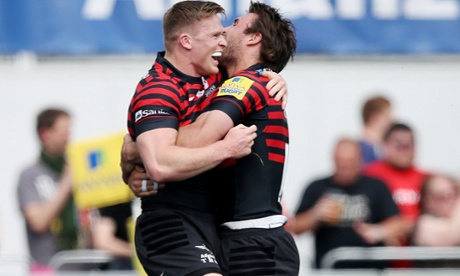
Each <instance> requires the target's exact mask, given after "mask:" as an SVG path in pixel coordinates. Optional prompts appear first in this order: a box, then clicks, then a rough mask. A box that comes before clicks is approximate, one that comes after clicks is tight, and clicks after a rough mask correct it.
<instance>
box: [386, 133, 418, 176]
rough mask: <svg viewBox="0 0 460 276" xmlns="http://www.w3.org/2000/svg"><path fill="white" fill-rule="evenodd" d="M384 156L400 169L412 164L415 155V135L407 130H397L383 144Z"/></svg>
mask: <svg viewBox="0 0 460 276" xmlns="http://www.w3.org/2000/svg"><path fill="white" fill-rule="evenodd" d="M383 155H384V156H383V158H384V159H385V161H386V162H388V163H389V164H391V165H392V166H393V167H396V168H398V169H407V168H409V167H411V166H412V163H413V161H414V155H415V147H414V136H413V134H412V132H410V131H407V130H396V131H394V132H393V133H391V134H390V136H389V137H388V138H387V139H386V141H385V142H384V144H383Z"/></svg>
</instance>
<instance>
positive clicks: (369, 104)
mask: <svg viewBox="0 0 460 276" xmlns="http://www.w3.org/2000/svg"><path fill="white" fill-rule="evenodd" d="M361 116H362V120H363V133H362V135H363V136H362V138H361V139H360V141H359V145H360V147H361V154H362V160H363V164H364V165H365V164H368V163H371V162H373V161H376V160H379V159H380V157H381V144H382V140H383V135H384V134H385V131H386V130H387V129H388V127H389V126H390V125H391V123H392V121H393V115H392V107H391V102H390V100H388V99H387V98H385V97H383V96H375V97H372V98H369V99H367V100H366V101H365V103H364V105H363V107H362V111H361Z"/></svg>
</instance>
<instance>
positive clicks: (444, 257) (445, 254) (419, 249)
mask: <svg viewBox="0 0 460 276" xmlns="http://www.w3.org/2000/svg"><path fill="white" fill-rule="evenodd" d="M393 260H409V261H414V262H420V261H436V262H438V261H459V263H460V247H424V246H382V247H339V248H336V249H333V250H331V251H329V252H328V253H327V254H326V255H324V257H323V259H322V261H321V267H323V268H324V269H332V268H333V267H334V266H335V265H336V264H337V263H338V262H343V261H393ZM456 275H460V272H457V274H456Z"/></svg>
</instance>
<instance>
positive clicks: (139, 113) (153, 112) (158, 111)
mask: <svg viewBox="0 0 460 276" xmlns="http://www.w3.org/2000/svg"><path fill="white" fill-rule="evenodd" d="M153 115H170V114H169V112H168V111H166V110H164V109H141V110H138V111H137V112H136V113H135V114H134V122H137V121H139V120H140V119H143V118H146V117H149V116H153Z"/></svg>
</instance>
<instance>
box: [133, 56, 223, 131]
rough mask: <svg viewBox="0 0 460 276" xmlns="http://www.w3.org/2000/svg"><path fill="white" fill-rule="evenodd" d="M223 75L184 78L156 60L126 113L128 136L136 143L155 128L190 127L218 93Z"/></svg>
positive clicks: (162, 59)
mask: <svg viewBox="0 0 460 276" xmlns="http://www.w3.org/2000/svg"><path fill="white" fill-rule="evenodd" d="M221 81H222V75H221V74H218V75H211V76H208V77H192V76H189V75H185V74H184V73H182V72H181V71H179V70H178V69H177V68H175V67H174V66H173V65H172V64H171V63H170V62H169V61H167V60H166V59H165V58H164V52H161V53H158V56H157V59H156V61H155V63H154V65H153V66H152V68H151V69H150V70H149V72H148V74H147V75H146V76H144V78H143V79H142V80H141V81H139V83H138V85H137V87H136V92H135V93H134V96H133V97H132V100H131V103H130V106H129V112H128V130H129V134H130V135H131V137H132V138H133V140H136V138H137V136H138V135H140V134H141V133H143V132H145V131H148V130H152V129H156V128H175V129H178V128H179V127H180V126H185V125H188V124H190V123H192V122H193V121H194V120H195V119H196V118H197V117H198V116H199V114H200V113H201V112H202V111H203V108H204V107H206V106H207V105H208V104H209V102H210V99H211V98H212V97H211V96H213V95H214V92H215V91H217V88H218V87H219V85H220V82H221Z"/></svg>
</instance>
